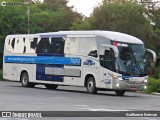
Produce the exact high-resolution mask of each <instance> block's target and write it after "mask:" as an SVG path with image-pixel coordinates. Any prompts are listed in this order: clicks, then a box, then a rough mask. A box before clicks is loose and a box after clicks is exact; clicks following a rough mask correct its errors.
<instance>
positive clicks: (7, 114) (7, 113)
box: [2, 112, 12, 117]
mask: <svg viewBox="0 0 160 120" xmlns="http://www.w3.org/2000/svg"><path fill="white" fill-rule="evenodd" d="M2 117H12V116H11V112H2Z"/></svg>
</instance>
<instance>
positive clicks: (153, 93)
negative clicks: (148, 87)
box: [152, 92, 160, 96]
mask: <svg viewBox="0 0 160 120" xmlns="http://www.w3.org/2000/svg"><path fill="white" fill-rule="evenodd" d="M152 95H159V96H160V93H158V92H152Z"/></svg>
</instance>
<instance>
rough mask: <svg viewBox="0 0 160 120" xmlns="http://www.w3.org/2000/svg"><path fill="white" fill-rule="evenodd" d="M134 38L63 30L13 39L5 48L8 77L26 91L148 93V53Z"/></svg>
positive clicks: (114, 34)
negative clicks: (70, 88) (68, 88)
mask: <svg viewBox="0 0 160 120" xmlns="http://www.w3.org/2000/svg"><path fill="white" fill-rule="evenodd" d="M147 51H149V52H150V53H152V55H153V60H154V61H155V60H156V54H155V53H154V51H152V50H149V49H145V47H144V44H143V42H142V41H141V40H139V39H138V38H135V37H133V36H130V35H127V34H123V33H118V32H111V31H59V32H50V33H40V34H29V35H9V36H7V37H6V40H5V46H4V60H3V78H4V79H7V80H12V81H20V82H21V84H22V86H24V87H34V86H35V85H37V84H43V85H45V86H46V88H48V89H56V88H57V87H58V86H59V85H73V86H84V87H86V88H87V91H88V93H91V94H94V93H97V91H98V90H113V91H115V92H116V94H117V95H123V94H124V93H125V91H130V90H131V91H132V90H134V91H136V90H138V91H141V90H146V89H147V79H148V67H147V58H146V52H147Z"/></svg>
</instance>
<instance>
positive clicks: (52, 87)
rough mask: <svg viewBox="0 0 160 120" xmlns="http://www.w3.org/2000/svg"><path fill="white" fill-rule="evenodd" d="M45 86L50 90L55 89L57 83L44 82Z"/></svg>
mask: <svg viewBox="0 0 160 120" xmlns="http://www.w3.org/2000/svg"><path fill="white" fill-rule="evenodd" d="M45 87H46V88H47V89H50V90H55V89H56V88H57V87H58V85H52V84H46V85H45Z"/></svg>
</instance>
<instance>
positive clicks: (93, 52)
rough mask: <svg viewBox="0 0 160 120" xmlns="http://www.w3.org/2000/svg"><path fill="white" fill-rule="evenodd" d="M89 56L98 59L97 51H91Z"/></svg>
mask: <svg viewBox="0 0 160 120" xmlns="http://www.w3.org/2000/svg"><path fill="white" fill-rule="evenodd" d="M88 55H89V56H92V57H95V58H97V57H98V54H97V50H93V51H91V52H90V53H89V54H88Z"/></svg>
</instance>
